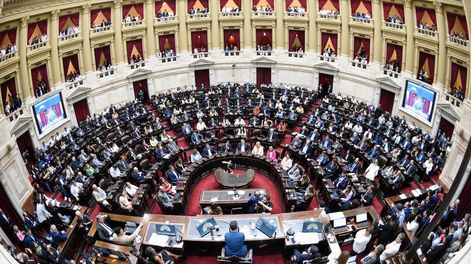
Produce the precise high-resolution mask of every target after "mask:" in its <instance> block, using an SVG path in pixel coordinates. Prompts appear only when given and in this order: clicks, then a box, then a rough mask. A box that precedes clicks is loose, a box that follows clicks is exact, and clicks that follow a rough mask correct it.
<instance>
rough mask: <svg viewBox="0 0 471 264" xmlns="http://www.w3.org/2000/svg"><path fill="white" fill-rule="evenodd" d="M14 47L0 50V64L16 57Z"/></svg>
mask: <svg viewBox="0 0 471 264" xmlns="http://www.w3.org/2000/svg"><path fill="white" fill-rule="evenodd" d="M16 53H17V51H16V45H12V46H11V47H10V48H9V49H1V50H0V64H1V63H3V62H4V61H7V60H10V59H13V58H15V57H16Z"/></svg>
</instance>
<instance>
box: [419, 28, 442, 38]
mask: <svg viewBox="0 0 471 264" xmlns="http://www.w3.org/2000/svg"><path fill="white" fill-rule="evenodd" d="M417 33H419V34H422V35H427V36H430V37H435V36H437V34H438V32H437V31H436V30H431V29H426V28H417Z"/></svg>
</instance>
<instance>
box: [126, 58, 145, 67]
mask: <svg viewBox="0 0 471 264" xmlns="http://www.w3.org/2000/svg"><path fill="white" fill-rule="evenodd" d="M144 66H146V62H145V61H144V60H141V61H138V62H133V63H129V67H130V68H131V69H137V68H141V67H144Z"/></svg>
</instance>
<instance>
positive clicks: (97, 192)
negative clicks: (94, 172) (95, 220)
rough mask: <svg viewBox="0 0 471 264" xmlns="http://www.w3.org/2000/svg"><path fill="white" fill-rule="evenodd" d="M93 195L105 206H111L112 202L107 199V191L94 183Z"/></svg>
mask: <svg viewBox="0 0 471 264" xmlns="http://www.w3.org/2000/svg"><path fill="white" fill-rule="evenodd" d="M92 190H93V192H92V195H93V197H94V198H95V200H96V201H97V202H99V203H101V204H103V205H104V206H107V207H111V205H110V203H109V202H108V201H107V200H106V192H105V191H103V189H102V188H100V187H98V186H96V185H95V184H93V185H92Z"/></svg>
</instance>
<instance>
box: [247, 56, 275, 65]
mask: <svg viewBox="0 0 471 264" xmlns="http://www.w3.org/2000/svg"><path fill="white" fill-rule="evenodd" d="M250 62H251V63H252V64H255V65H257V64H262V65H266V64H269V65H274V64H276V61H274V60H272V59H270V58H267V57H260V58H256V59H254V60H252V61H250Z"/></svg>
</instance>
